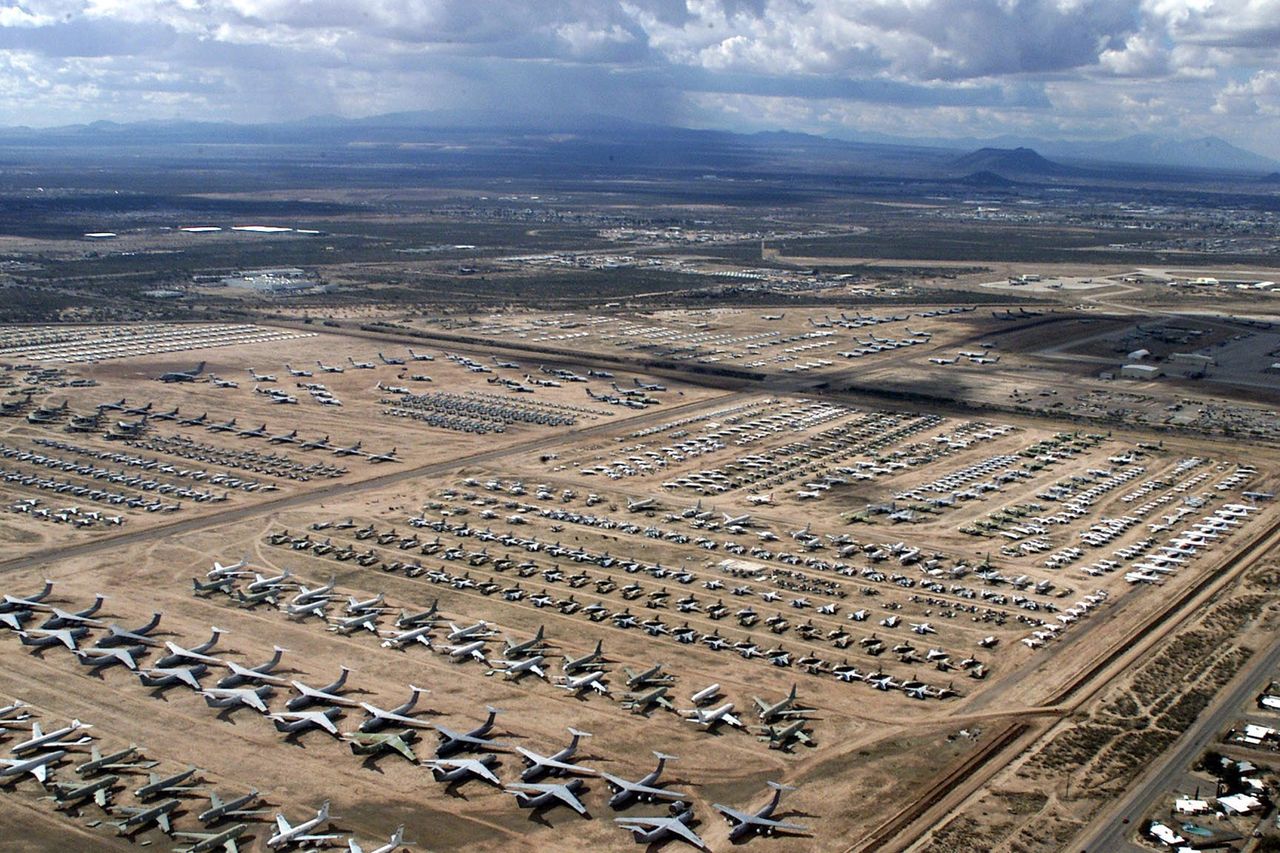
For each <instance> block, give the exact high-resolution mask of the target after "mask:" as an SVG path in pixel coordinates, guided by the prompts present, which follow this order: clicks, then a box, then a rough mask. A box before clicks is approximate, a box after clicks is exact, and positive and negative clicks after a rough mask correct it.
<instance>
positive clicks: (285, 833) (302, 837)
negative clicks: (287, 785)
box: [267, 800, 342, 850]
mask: <svg viewBox="0 0 1280 853" xmlns="http://www.w3.org/2000/svg"><path fill="white" fill-rule="evenodd" d="M328 822H329V801H328V800H325V801H324V804H323V805H321V806H320V808H319V809H318V810H317V811H316V816H315V817H313V818H311V819H310V820H305V821H303V822H302V823H300V824H298V825H297V826H293V825H291V824H290V823H289V821H288V820H286V819H285V816H284V815H283V814H277V815H276V834H275V835H273V836H271V837H270V838H268V839H267V847H269V848H271V849H272V850H279V849H283V848H285V847H292V846H294V845H295V844H302V845H311V844H316V845H320V844H326V843H328V842H330V841H333V840H335V839H337V838H340V837H341V835H342V834H341V833H338V832H331V833H323V834H316V833H313V832H312V830H314V829H319V828H320V827H322V826H324V825H325V824H327V823H328Z"/></svg>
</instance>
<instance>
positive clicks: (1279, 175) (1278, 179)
mask: <svg viewBox="0 0 1280 853" xmlns="http://www.w3.org/2000/svg"><path fill="white" fill-rule="evenodd" d="M1262 182H1263V183H1264V184H1280V172H1272V173H1271V174H1269V175H1263V176H1262Z"/></svg>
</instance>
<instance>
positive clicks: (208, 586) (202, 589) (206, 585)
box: [191, 577, 236, 598]
mask: <svg viewBox="0 0 1280 853" xmlns="http://www.w3.org/2000/svg"><path fill="white" fill-rule="evenodd" d="M235 583H236V580H235V578H234V577H218V578H214V579H213V580H210V581H201V580H200V579H199V578H192V579H191V590H192V594H193V595H196V596H199V597H202V598H203V597H206V596H210V595H213V594H214V593H215V592H221V593H224V594H225V595H231V593H232V591H233V589H234V587H235Z"/></svg>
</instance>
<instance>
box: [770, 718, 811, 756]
mask: <svg viewBox="0 0 1280 853" xmlns="http://www.w3.org/2000/svg"><path fill="white" fill-rule="evenodd" d="M807 724H808V721H807V720H794V721H792V722H790V723H787V724H786V725H785V726H765V727H764V728H763V729H762V730H761V732H760V737H759V738H757V739H758V740H760V741H762V742H765V743H768V744H769V748H770V749H781V750H789V749H790V748H791V744H792V743H793V742H798V743H802V744H804V745H805V746H810V745H812V744H813V738H812V737H810V736H809V733H808V732H806V731H805V730H804V727H805V726H806V725H807Z"/></svg>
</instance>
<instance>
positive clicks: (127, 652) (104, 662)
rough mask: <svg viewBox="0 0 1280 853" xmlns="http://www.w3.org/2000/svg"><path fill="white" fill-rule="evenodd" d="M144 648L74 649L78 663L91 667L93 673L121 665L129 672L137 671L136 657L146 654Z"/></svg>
mask: <svg viewBox="0 0 1280 853" xmlns="http://www.w3.org/2000/svg"><path fill="white" fill-rule="evenodd" d="M146 650H147V647H146V646H126V647H121V646H109V647H106V648H103V647H101V646H94V647H92V648H88V649H76V650H75V656H76V657H77V658H79V659H80V663H82V664H84V665H85V666H88V667H92V668H93V669H94V670H95V671H96V670H100V669H103V668H105V667H108V666H114V665H117V664H119V665H121V666H124V667H126V668H127V669H130V670H137V668H138V660H137V658H138V656H139V655H142V654H144V653H145V652H146Z"/></svg>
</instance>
